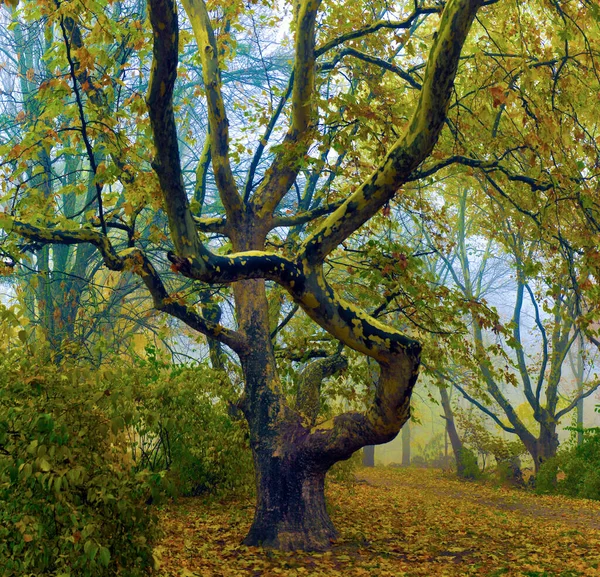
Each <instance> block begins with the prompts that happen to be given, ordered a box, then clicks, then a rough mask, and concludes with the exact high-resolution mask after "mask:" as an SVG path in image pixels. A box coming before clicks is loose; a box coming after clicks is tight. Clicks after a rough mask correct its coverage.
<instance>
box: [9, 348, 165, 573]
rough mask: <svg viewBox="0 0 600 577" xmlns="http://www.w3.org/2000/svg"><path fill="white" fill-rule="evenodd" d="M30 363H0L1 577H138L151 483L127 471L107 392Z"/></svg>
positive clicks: (147, 548) (146, 555)
mask: <svg viewBox="0 0 600 577" xmlns="http://www.w3.org/2000/svg"><path fill="white" fill-rule="evenodd" d="M29 353H30V352H29V351H25V350H23V349H19V348H16V349H15V348H13V350H12V351H9V352H8V353H5V355H4V356H3V357H2V358H1V359H0V568H2V577H13V576H14V577H17V576H19V577H21V576H23V575H28V576H29V575H36V576H37V575H44V576H56V577H58V576H61V577H69V576H72V577H104V576H119V575H122V576H127V577H136V576H138V575H143V574H146V572H147V570H148V569H149V568H150V567H151V566H152V564H153V558H152V550H151V542H152V539H153V538H154V536H155V527H156V525H155V519H154V516H153V513H152V510H151V509H150V508H149V507H148V506H147V505H146V502H147V501H148V500H149V498H150V497H151V495H152V494H153V493H154V494H156V491H157V490H158V485H159V478H158V476H156V475H155V476H152V475H150V474H149V473H147V472H145V471H138V472H135V471H134V470H133V469H132V467H131V466H130V464H129V463H128V462H127V447H126V444H125V437H124V419H123V418H116V417H115V418H113V419H112V420H111V419H109V418H108V417H107V414H109V413H110V412H111V410H112V409H111V407H110V402H111V401H110V390H109V389H108V388H107V386H106V384H105V383H102V382H101V381H100V379H99V378H96V379H94V378H93V375H92V374H91V373H90V372H89V371H87V370H85V369H82V368H78V367H68V366H64V365H63V366H60V367H54V366H52V365H50V364H45V365H44V364H42V363H40V362H37V363H36V360H35V359H30V357H29ZM96 376H98V375H96Z"/></svg>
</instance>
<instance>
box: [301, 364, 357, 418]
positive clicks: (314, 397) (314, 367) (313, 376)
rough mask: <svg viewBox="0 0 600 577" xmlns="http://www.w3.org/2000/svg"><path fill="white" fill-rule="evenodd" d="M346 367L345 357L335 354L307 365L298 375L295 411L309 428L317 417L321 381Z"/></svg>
mask: <svg viewBox="0 0 600 577" xmlns="http://www.w3.org/2000/svg"><path fill="white" fill-rule="evenodd" d="M347 366H348V361H347V359H346V357H344V356H342V355H340V354H335V355H332V356H330V357H325V358H324V359H318V360H316V361H313V362H312V363H309V364H308V365H307V366H306V367H305V368H304V370H303V371H302V372H301V373H300V376H299V377H298V391H297V393H296V410H297V411H298V412H300V413H301V414H302V415H303V416H304V417H305V418H306V419H307V421H308V424H309V426H311V427H312V426H314V424H315V422H316V420H317V417H318V416H319V409H320V405H321V385H322V384H323V381H324V380H325V379H326V378H328V377H331V376H333V375H335V373H337V372H338V371H341V370H342V369H345V368H346V367H347Z"/></svg>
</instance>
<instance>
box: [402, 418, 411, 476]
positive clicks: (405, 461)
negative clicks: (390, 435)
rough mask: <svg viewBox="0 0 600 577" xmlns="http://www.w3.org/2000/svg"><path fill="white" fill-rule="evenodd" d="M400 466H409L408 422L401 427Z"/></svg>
mask: <svg viewBox="0 0 600 577" xmlns="http://www.w3.org/2000/svg"><path fill="white" fill-rule="evenodd" d="M402 466H403V467H409V466H410V421H406V423H404V426H403V427H402Z"/></svg>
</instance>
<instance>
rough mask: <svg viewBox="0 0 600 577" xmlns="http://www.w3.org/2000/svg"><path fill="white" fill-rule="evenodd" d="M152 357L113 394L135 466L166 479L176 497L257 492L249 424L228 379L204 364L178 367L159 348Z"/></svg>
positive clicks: (125, 374)
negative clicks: (159, 355)
mask: <svg viewBox="0 0 600 577" xmlns="http://www.w3.org/2000/svg"><path fill="white" fill-rule="evenodd" d="M147 352H148V356H147V358H146V359H145V360H142V361H140V362H138V363H137V364H136V366H134V367H129V368H122V369H120V370H119V371H118V374H119V378H118V379H114V380H115V383H116V384H115V387H114V389H113V390H112V393H113V394H112V397H113V405H114V408H113V411H114V412H115V414H116V415H124V417H125V422H126V424H127V425H128V432H129V442H130V447H131V454H132V459H133V461H134V463H135V464H136V467H137V468H138V469H148V470H150V471H153V472H155V473H163V474H164V480H165V482H166V483H168V486H169V487H170V489H171V491H172V494H174V495H198V494H200V493H204V492H210V493H213V494H216V493H223V492H228V491H234V490H235V491H240V490H248V489H251V488H252V487H253V486H254V477H253V466H252V455H251V453H250V449H249V444H248V432H247V425H246V422H245V420H244V419H243V417H242V415H241V413H240V412H239V411H237V410H236V409H235V407H234V405H233V400H234V398H235V391H230V390H229V388H228V387H229V386H230V383H228V382H226V380H227V379H226V377H225V376H224V375H223V374H222V373H221V372H219V371H215V370H213V369H211V368H210V367H209V366H208V365H206V364H195V365H187V366H186V365H172V364H170V363H168V362H166V361H161V360H159V359H158V358H157V355H156V351H155V350H154V349H153V348H148V350H147Z"/></svg>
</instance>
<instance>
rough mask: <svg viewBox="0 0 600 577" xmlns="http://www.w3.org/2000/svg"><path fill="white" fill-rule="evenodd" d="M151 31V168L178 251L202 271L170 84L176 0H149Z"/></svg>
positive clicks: (175, 47)
mask: <svg viewBox="0 0 600 577" xmlns="http://www.w3.org/2000/svg"><path fill="white" fill-rule="evenodd" d="M148 8H149V11H150V22H151V24H152V30H153V32H154V47H153V61H152V73H151V75H150V82H149V88H148V95H147V98H146V102H147V104H148V111H149V115H150V124H151V126H152V134H153V136H154V148H155V151H154V152H155V156H154V163H153V168H154V170H155V171H156V174H157V176H158V179H159V182H160V187H161V191H162V194H163V199H164V207H165V211H166V213H167V217H168V220H169V229H170V232H171V237H172V239H173V244H174V245H175V249H176V250H177V253H178V254H179V255H180V256H181V257H183V258H189V259H190V260H191V262H192V263H194V268H197V269H199V270H202V268H203V266H202V260H201V259H199V257H201V256H202V255H203V254H206V251H205V249H204V247H203V246H202V244H201V243H200V239H199V237H198V233H197V231H196V224H195V222H194V219H193V218H192V213H191V211H190V207H189V204H188V199H187V195H186V191H185V185H184V182H183V175H182V172H181V161H180V157H179V144H178V141H177V128H176V124H175V116H174V113H173V87H174V85H175V80H176V78H177V62H178V44H179V28H178V24H177V11H176V5H175V0H148Z"/></svg>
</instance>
